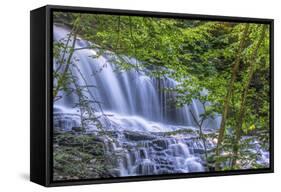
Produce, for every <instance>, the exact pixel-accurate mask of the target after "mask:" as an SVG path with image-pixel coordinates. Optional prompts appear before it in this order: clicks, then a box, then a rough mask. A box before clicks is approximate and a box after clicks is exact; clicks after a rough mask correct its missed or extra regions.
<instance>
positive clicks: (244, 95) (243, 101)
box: [231, 25, 266, 168]
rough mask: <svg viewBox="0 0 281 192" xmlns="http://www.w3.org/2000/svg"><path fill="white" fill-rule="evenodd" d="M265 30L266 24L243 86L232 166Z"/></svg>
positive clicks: (234, 163)
mask: <svg viewBox="0 0 281 192" xmlns="http://www.w3.org/2000/svg"><path fill="white" fill-rule="evenodd" d="M265 30H266V26H265V25H264V26H263V28H262V31H261V35H260V38H259V40H258V43H257V45H256V47H255V48H254V51H253V53H252V55H251V57H250V66H249V72H248V79H247V81H246V84H245V86H244V88H243V93H242V95H241V103H240V110H239V114H238V118H237V122H236V134H235V141H234V146H233V159H232V164H231V167H232V168H233V167H234V166H235V165H236V161H237V158H238V151H239V143H240V139H241V132H242V124H243V120H244V116H245V109H246V108H245V104H246V99H247V94H248V90H249V86H250V83H251V80H252V78H253V74H254V72H255V69H256V60H257V59H256V58H257V53H258V50H259V48H260V46H261V43H262V41H263V39H264V36H265Z"/></svg>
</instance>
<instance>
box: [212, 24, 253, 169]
mask: <svg viewBox="0 0 281 192" xmlns="http://www.w3.org/2000/svg"><path fill="white" fill-rule="evenodd" d="M248 31H249V24H245V27H244V31H243V35H242V38H241V40H240V44H239V48H238V51H237V57H236V59H235V61H234V64H233V68H232V75H231V79H230V82H229V85H228V89H227V94H226V96H225V98H224V105H223V113H222V120H221V125H220V130H219V136H218V143H217V148H216V157H218V156H219V155H220V147H221V143H222V141H223V137H224V132H225V124H226V119H227V114H228V108H229V101H230V99H231V95H232V90H233V85H234V82H235V80H236V77H237V72H238V68H239V65H240V60H241V53H242V51H243V49H244V47H245V41H246V38H247V35H248ZM219 169H220V163H219V162H218V160H216V165H215V170H216V171H219Z"/></svg>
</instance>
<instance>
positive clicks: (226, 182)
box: [0, 0, 281, 192]
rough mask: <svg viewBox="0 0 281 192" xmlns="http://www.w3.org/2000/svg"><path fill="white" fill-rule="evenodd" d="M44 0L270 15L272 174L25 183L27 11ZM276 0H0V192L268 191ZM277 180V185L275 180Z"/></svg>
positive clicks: (278, 69)
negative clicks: (52, 185) (51, 185)
mask: <svg viewBox="0 0 281 192" xmlns="http://www.w3.org/2000/svg"><path fill="white" fill-rule="evenodd" d="M45 4H61V5H73V6H87V7H104V8H119V9H137V10H148V11H168V12H182V13H196V14H210V15H212V14H215V15H227V16H244V17H262V18H273V19H275V140H276V141H275V173H274V174H259V175H244V176H227V177H212V178H196V179H180V180H163V181H153V182H134V183H120V184H102V185H88V186H75V187H59V188H51V189H50V188H44V187H41V186H39V185H36V184H34V183H31V182H29V11H30V10H31V9H35V8H37V7H39V6H43V5H45ZM280 7H281V6H280V5H279V1H278V0H263V1H262V0H255V1H246V0H232V1H226V0H205V1H204V0H91V1H85V0H79V1H78V0H76V1H75V0H49V1H47V0H18V1H16V0H3V1H1V6H0V50H1V51H0V191H2V192H5V191H20V192H25V191H29V192H39V191H70V192H72V191H73V192H74V191H75V192H77V190H79V191H80V192H86V191H95V192H99V191H103V192H105V191H115V192H119V191H120V192H121V191H122V192H127V191H130V192H131V191H134V192H144V191H161V192H164V191H174V192H176V191H196V192H197V191H216V192H220V191H227V192H232V191H255V192H257V191H263V192H264V191H270V190H272V189H273V190H274V189H275V190H274V191H276V190H280V188H279V186H280V184H279V183H280V181H281V156H280V155H281V153H280V152H281V151H280V149H281V148H280V144H281V138H280V137H281V132H280V126H281V118H280V114H281V100H279V98H280V97H281V89H280V87H279V83H281V75H280V73H281V65H280V62H281V58H280V55H279V54H278V53H279V52H280V51H281V47H280V46H281V42H280V39H281V37H280V36H281V23H280V19H281V12H280ZM278 182H279V183H278Z"/></svg>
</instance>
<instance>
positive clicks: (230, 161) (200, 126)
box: [30, 5, 273, 186]
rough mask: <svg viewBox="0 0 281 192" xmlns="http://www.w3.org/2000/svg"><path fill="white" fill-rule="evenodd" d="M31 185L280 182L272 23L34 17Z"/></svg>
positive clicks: (65, 12) (101, 15)
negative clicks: (255, 177) (219, 179)
mask: <svg viewBox="0 0 281 192" xmlns="http://www.w3.org/2000/svg"><path fill="white" fill-rule="evenodd" d="M30 37H31V145H30V149H31V156H30V159H31V163H30V167H31V173H30V178H31V181H33V182H35V183H38V184H41V185H44V186H60V185H76V184H91V183H107V182H124V181H140V180H155V179H175V178H190V177H205V176H221V175H234V174H235V175H236V174H252V173H269V172H273V20H271V19H257V18H243V17H224V16H209V15H190V14H181V13H162V12H144V11H132V10H131V11H129V10H112V9H100V8H99V9H98V8H82V7H64V6H52V5H48V6H45V7H41V8H38V9H35V10H33V11H31V36H30Z"/></svg>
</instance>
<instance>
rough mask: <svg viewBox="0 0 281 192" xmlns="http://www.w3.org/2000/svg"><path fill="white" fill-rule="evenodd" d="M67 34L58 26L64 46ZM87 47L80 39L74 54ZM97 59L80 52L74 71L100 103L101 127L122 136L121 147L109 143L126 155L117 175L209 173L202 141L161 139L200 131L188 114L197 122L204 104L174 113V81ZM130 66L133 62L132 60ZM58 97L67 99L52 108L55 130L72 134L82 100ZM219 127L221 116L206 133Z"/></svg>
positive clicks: (209, 124)
mask: <svg viewBox="0 0 281 192" xmlns="http://www.w3.org/2000/svg"><path fill="white" fill-rule="evenodd" d="M68 33H69V31H68V30H67V29H65V28H63V27H59V26H56V25H54V40H55V41H62V40H64V41H65V40H66V38H67V34H68ZM89 45H90V44H89V43H88V42H86V41H84V40H82V39H77V42H76V44H75V48H83V47H87V46H89ZM96 54H97V53H96V50H93V49H80V50H76V51H75V52H74V54H73V58H72V62H74V63H75V64H74V66H76V67H74V66H72V67H71V71H72V72H73V74H74V75H75V76H76V77H78V78H77V80H76V81H77V84H79V85H85V84H88V85H93V86H94V87H89V92H90V94H89V92H85V94H86V95H87V96H88V97H89V98H90V99H92V98H93V97H94V99H95V100H97V101H99V102H100V103H101V108H102V109H103V113H104V114H106V116H103V117H101V118H100V121H101V123H102V124H103V125H106V126H105V128H106V129H107V130H108V131H116V132H117V134H118V139H117V141H115V142H112V141H111V140H110V139H107V140H106V141H105V145H106V146H107V150H108V151H116V152H120V151H122V154H123V155H122V157H123V158H121V159H119V161H118V164H117V165H116V170H115V172H116V173H115V175H116V176H128V175H152V174H164V173H187V172H200V171H206V168H205V166H204V160H203V159H202V156H203V155H202V154H203V151H204V148H203V144H202V141H201V140H199V139H196V138H198V135H196V134H189V135H188V136H187V135H184V136H183V135H176V136H165V135H163V133H164V132H171V131H176V130H180V129H186V130H191V131H195V130H197V128H196V126H195V122H194V120H193V117H192V116H191V114H190V110H192V112H193V113H194V114H195V116H196V119H197V120H198V119H199V118H200V114H201V113H203V107H202V104H201V103H200V102H199V101H197V100H193V101H192V103H191V104H190V105H185V106H184V107H182V108H181V109H176V108H175V107H174V106H172V105H170V104H169V101H170V100H173V99H174V97H175V94H174V93H167V92H164V91H163V88H168V87H174V86H176V85H177V84H178V83H177V82H175V81H174V80H172V79H170V78H162V79H160V80H157V79H156V78H152V77H149V76H148V75H146V73H145V72H143V71H142V72H138V71H133V70H131V71H126V72H120V71H118V70H116V66H115V65H114V64H113V63H111V62H110V57H112V53H111V54H105V55H103V56H99V57H98V58H93V57H92V56H95V55H96ZM113 56H114V55H113ZM127 59H128V58H127ZM131 61H132V62H134V60H133V59H131ZM54 63H56V61H55V62H54ZM56 67H57V65H55V66H54V68H55V69H56ZM61 70H63V68H62V69H61ZM81 74H83V78H82V76H81ZM54 83H56V82H54ZM59 94H63V98H62V99H60V100H59V101H57V102H56V103H55V105H54V109H55V111H54V124H55V126H54V127H59V128H60V129H61V130H64V131H70V130H72V128H73V127H79V126H80V116H79V108H77V107H76V108H75V107H74V106H75V103H77V102H78V98H77V96H76V95H75V94H70V95H66V94H65V93H64V92H59ZM93 107H94V108H95V109H97V111H96V115H97V116H99V115H100V114H102V113H101V108H100V107H99V106H98V104H93ZM106 121H109V124H106ZM219 124H220V116H218V117H217V118H215V119H209V120H207V121H206V123H204V125H203V128H204V129H205V130H206V131H207V130H215V129H217V128H218V127H219ZM88 129H89V131H98V130H97V129H96V127H95V126H89V128H88ZM213 147H214V144H213V143H212V141H207V149H208V150H209V149H212V148H213Z"/></svg>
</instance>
